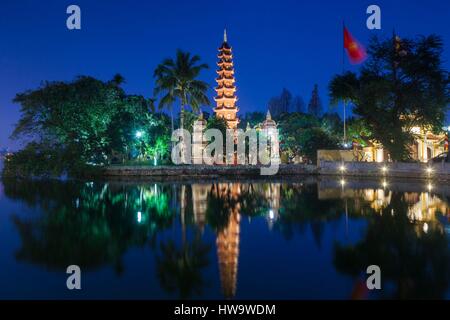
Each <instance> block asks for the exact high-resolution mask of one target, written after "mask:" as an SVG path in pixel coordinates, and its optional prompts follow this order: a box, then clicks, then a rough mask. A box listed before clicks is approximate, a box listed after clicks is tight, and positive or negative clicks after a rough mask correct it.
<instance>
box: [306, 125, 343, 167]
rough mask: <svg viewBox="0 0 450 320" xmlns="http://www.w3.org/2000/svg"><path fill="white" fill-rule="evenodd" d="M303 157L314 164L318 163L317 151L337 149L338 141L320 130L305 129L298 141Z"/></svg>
mask: <svg viewBox="0 0 450 320" xmlns="http://www.w3.org/2000/svg"><path fill="white" fill-rule="evenodd" d="M297 143H298V145H299V147H300V150H301V152H302V154H303V155H305V156H306V157H308V159H309V160H310V161H311V162H312V163H316V162H317V150H320V149H325V150H327V149H331V150H332V149H336V148H337V144H338V142H337V140H336V139H335V138H333V137H331V136H330V135H328V134H327V133H326V132H325V131H323V130H322V129H320V128H308V129H304V130H303V131H302V133H301V134H300V135H299V139H298V141H297Z"/></svg>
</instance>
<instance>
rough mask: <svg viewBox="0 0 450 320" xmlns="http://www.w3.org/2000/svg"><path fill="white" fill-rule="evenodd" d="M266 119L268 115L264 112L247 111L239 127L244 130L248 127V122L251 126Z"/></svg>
mask: <svg viewBox="0 0 450 320" xmlns="http://www.w3.org/2000/svg"><path fill="white" fill-rule="evenodd" d="M265 119H266V115H265V114H264V113H263V112H258V111H255V112H247V113H246V114H245V116H244V118H243V119H242V121H241V122H240V123H239V127H240V128H241V129H243V130H245V129H246V128H247V123H248V124H249V125H250V127H254V126H256V125H258V124H260V123H262V122H263V121H264V120H265Z"/></svg>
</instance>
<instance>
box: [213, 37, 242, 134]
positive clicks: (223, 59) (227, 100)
mask: <svg viewBox="0 0 450 320" xmlns="http://www.w3.org/2000/svg"><path fill="white" fill-rule="evenodd" d="M223 40H224V42H223V43H222V46H221V47H220V48H219V54H218V56H217V57H218V58H219V61H218V62H217V66H218V67H219V69H218V70H217V74H218V77H217V78H216V82H217V87H216V88H215V90H216V92H217V96H216V97H215V98H214V100H215V101H216V107H215V108H214V112H215V114H216V117H217V118H222V119H225V120H226V122H227V125H228V128H229V129H236V128H237V125H238V123H239V119H238V117H237V112H238V111H239V110H238V108H237V107H236V102H237V96H236V86H235V79H234V66H233V54H232V49H231V46H230V45H229V44H228V37H227V30H226V29H225V30H224V32H223Z"/></svg>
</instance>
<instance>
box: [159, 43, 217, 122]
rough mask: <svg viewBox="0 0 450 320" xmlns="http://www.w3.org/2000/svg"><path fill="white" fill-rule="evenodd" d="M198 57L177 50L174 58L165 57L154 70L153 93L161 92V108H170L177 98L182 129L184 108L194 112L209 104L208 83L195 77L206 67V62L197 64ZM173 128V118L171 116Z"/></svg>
mask: <svg viewBox="0 0 450 320" xmlns="http://www.w3.org/2000/svg"><path fill="white" fill-rule="evenodd" d="M199 61H200V57H199V56H197V55H194V56H191V54H190V53H189V52H183V51H181V50H178V51H177V53H176V58H175V60H173V59H165V60H164V61H163V62H162V63H161V64H160V65H159V66H158V67H157V68H156V70H155V72H154V77H155V78H156V87H155V90H154V94H155V95H159V94H162V95H163V97H162V98H161V100H160V102H159V106H160V107H161V108H163V107H168V108H169V109H170V110H171V108H172V105H173V103H174V102H175V101H176V100H177V99H178V101H179V102H180V106H181V113H180V128H182V129H184V110H185V108H186V106H188V105H189V106H190V107H191V108H192V110H193V111H194V112H198V111H199V110H200V107H201V106H202V105H210V101H209V99H208V97H207V95H206V92H207V90H208V87H209V86H208V84H207V83H206V82H203V81H201V80H198V79H197V78H198V77H199V75H200V72H201V71H202V70H204V69H207V68H208V65H207V64H198V63H199ZM172 129H173V118H172Z"/></svg>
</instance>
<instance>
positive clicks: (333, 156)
mask: <svg viewBox="0 0 450 320" xmlns="http://www.w3.org/2000/svg"><path fill="white" fill-rule="evenodd" d="M354 160H356V159H355V155H354V154H353V151H352V150H317V166H318V167H320V163H321V161H354Z"/></svg>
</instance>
